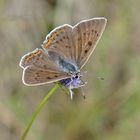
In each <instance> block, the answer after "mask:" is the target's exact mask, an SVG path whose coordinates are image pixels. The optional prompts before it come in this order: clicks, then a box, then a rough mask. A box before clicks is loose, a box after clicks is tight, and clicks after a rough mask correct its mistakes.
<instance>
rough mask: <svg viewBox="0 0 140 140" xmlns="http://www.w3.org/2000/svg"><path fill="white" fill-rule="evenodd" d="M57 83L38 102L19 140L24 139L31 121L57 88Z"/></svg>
mask: <svg viewBox="0 0 140 140" xmlns="http://www.w3.org/2000/svg"><path fill="white" fill-rule="evenodd" d="M58 87H60V86H59V84H55V85H54V87H53V88H52V89H51V90H50V91H49V93H48V94H47V95H46V96H45V97H44V99H43V100H42V102H41V103H40V105H39V106H38V108H37V109H36V111H35V112H34V114H33V116H32V118H31V120H30V122H29V123H28V125H27V127H26V129H25V131H24V133H23V135H22V137H21V140H25V138H26V136H27V134H28V132H29V130H30V128H31V126H32V124H33V122H34V121H35V118H36V117H37V115H38V114H39V112H40V111H41V109H42V108H43V106H44V105H45V103H46V102H47V100H48V99H49V97H50V96H51V95H52V94H53V93H54V92H55V91H56V90H57V89H58Z"/></svg>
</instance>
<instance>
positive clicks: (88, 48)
mask: <svg viewBox="0 0 140 140" xmlns="http://www.w3.org/2000/svg"><path fill="white" fill-rule="evenodd" d="M106 23H107V19H106V18H104V17H99V18H92V19H89V20H83V21H81V22H79V23H77V24H76V25H74V26H71V25H69V24H64V25H62V26H59V27H57V28H55V29H54V30H52V31H51V32H50V33H49V34H48V35H47V36H46V39H45V41H44V42H43V44H42V45H41V46H40V48H36V49H35V50H34V51H32V52H29V53H28V54H25V55H24V56H23V57H22V58H21V61H20V63H19V66H20V67H22V68H23V76H22V81H23V83H24V84H25V85H28V86H34V85H42V84H46V83H53V82H59V83H61V85H63V86H65V87H66V88H67V89H68V90H69V92H70V95H71V98H72V97H73V91H72V89H75V88H79V87H82V86H84V85H85V84H86V82H84V81H83V80H82V79H81V78H82V76H83V74H82V73H81V69H82V68H83V66H84V65H85V64H86V62H87V61H88V59H89V57H90V56H91V54H92V52H93V51H94V49H95V47H96V45H97V43H98V41H99V39H100V37H101V35H102V33H103V31H104V29H105V26H106Z"/></svg>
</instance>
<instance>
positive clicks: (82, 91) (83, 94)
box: [80, 87, 86, 99]
mask: <svg viewBox="0 0 140 140" xmlns="http://www.w3.org/2000/svg"><path fill="white" fill-rule="evenodd" d="M80 89H81V93H82V96H83V98H84V99H86V96H85V93H84V90H83V88H82V87H80Z"/></svg>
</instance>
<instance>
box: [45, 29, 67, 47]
mask: <svg viewBox="0 0 140 140" xmlns="http://www.w3.org/2000/svg"><path fill="white" fill-rule="evenodd" d="M64 31H65V30H64V29H61V28H60V29H57V30H56V31H54V32H52V33H51V34H50V36H49V37H48V38H47V42H45V43H44V44H43V46H44V48H49V47H50V45H51V43H52V41H53V40H54V39H55V38H56V37H58V35H59V34H60V33H62V32H64Z"/></svg>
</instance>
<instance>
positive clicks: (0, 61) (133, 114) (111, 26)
mask: <svg viewBox="0 0 140 140" xmlns="http://www.w3.org/2000/svg"><path fill="white" fill-rule="evenodd" d="M100 16H104V17H106V18H107V19H108V23H107V27H106V29H105V32H104V34H103V36H102V38H101V40H100V42H99V43H98V45H97V48H96V49H95V51H94V54H93V55H92V56H91V58H90V61H89V62H88V63H87V65H86V66H85V67H84V70H83V71H88V73H87V74H86V77H85V79H86V80H87V81H88V84H87V85H86V87H85V88H84V91H85V94H86V100H84V99H83V98H82V96H81V94H80V92H79V91H77V92H76V95H75V96H74V100H73V101H71V100H70V97H69V96H68V95H67V94H65V93H64V91H62V90H61V89H59V90H57V92H56V93H55V94H54V95H53V96H52V97H51V98H50V99H49V101H48V102H47V103H46V105H45V107H44V108H43V110H42V111H41V113H40V114H39V115H38V117H37V119H36V121H35V123H34V125H33V127H32V128H31V130H30V132H29V135H28V136H27V140H126V139H127V140H139V138H140V1H139V0H0V139H1V140H19V139H20V137H21V135H22V133H23V130H24V128H25V126H26V125H27V124H28V122H29V120H30V118H31V116H32V113H33V112H34V111H35V109H36V108H37V106H38V105H39V103H40V102H41V100H42V99H43V97H44V96H45V95H46V94H47V93H48V91H49V90H50V89H51V88H52V86H53V84H49V85H43V86H36V87H27V86H25V85H23V83H22V81H21V76H22V69H21V68H20V67H19V65H18V64H19V61H20V59H21V57H22V56H23V55H24V54H25V53H27V52H29V51H32V50H34V49H35V48H36V47H39V46H40V44H41V43H42V42H43V41H44V39H45V36H46V35H47V34H48V33H49V32H50V31H51V30H52V29H53V28H55V27H57V26H58V25H62V24H64V23H68V24H71V25H74V24H76V23H77V22H79V21H80V20H83V19H88V18H93V17H100ZM98 76H100V77H104V80H103V81H101V80H99V79H98V78H97V77H98Z"/></svg>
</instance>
